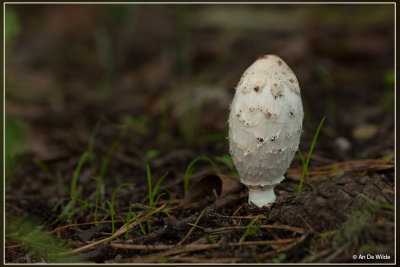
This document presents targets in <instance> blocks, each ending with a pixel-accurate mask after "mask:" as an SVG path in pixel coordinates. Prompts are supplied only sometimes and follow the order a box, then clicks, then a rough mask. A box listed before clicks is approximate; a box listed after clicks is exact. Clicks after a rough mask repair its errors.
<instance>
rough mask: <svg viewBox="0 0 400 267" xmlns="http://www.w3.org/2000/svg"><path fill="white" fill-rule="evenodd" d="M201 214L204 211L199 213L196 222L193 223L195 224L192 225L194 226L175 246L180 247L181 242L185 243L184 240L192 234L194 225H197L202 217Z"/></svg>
mask: <svg viewBox="0 0 400 267" xmlns="http://www.w3.org/2000/svg"><path fill="white" fill-rule="evenodd" d="M203 214H204V210H203V211H202V212H201V213H200V215H199V217H198V218H197V220H196V221H195V223H194V225H193V226H192V228H190V230H189V232H188V233H187V234H186V235H185V237H184V238H183V239H182V240H181V241H179V242H178V244H177V245H178V246H179V245H182V244H183V242H185V241H186V239H188V237H189V236H190V234H191V233H192V232H193V230H194V228H195V227H196V226H195V225H197V223H198V222H199V221H200V219H201V217H202V216H203Z"/></svg>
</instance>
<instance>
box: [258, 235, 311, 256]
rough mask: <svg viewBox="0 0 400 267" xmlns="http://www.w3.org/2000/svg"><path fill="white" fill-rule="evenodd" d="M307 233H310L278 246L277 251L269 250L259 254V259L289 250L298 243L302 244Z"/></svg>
mask: <svg viewBox="0 0 400 267" xmlns="http://www.w3.org/2000/svg"><path fill="white" fill-rule="evenodd" d="M307 235H308V234H304V235H302V236H301V237H299V238H298V239H295V240H294V241H293V239H292V241H293V242H292V243H291V244H289V245H287V246H284V247H281V248H278V249H277V250H275V251H268V252H265V253H263V254H260V255H258V258H259V259H266V258H270V257H272V256H275V255H278V254H279V253H282V252H284V251H286V250H289V249H291V248H293V247H294V246H296V245H298V244H300V243H301V242H303V241H304V239H306V237H307ZM283 240H285V239H283Z"/></svg>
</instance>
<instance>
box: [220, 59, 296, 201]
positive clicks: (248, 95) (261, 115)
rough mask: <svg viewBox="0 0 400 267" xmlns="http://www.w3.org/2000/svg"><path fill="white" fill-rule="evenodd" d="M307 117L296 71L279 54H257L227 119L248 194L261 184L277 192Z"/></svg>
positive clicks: (235, 154) (238, 90) (239, 168)
mask: <svg viewBox="0 0 400 267" xmlns="http://www.w3.org/2000/svg"><path fill="white" fill-rule="evenodd" d="M303 117H304V113H303V106H302V102H301V96H300V88H299V83H298V81H297V78H296V76H295V75H294V73H293V71H292V70H291V69H290V68H289V67H288V66H287V65H286V63H285V62H284V61H283V60H282V59H281V58H279V57H278V56H275V55H265V56H262V57H260V58H258V59H257V60H256V61H255V62H254V63H253V64H252V65H251V66H250V67H249V68H248V69H247V70H246V71H245V72H244V74H243V75H242V77H241V79H240V81H239V83H238V86H237V88H236V93H235V96H234V99H233V101H232V105H231V112H230V115H229V121H228V122H229V142H230V153H231V155H232V159H233V162H234V164H235V166H236V169H237V170H238V172H239V175H240V177H241V182H242V183H244V184H245V185H247V186H248V187H249V188H251V189H252V190H250V191H249V192H250V195H251V194H252V192H254V189H255V190H257V188H259V187H262V186H267V187H268V190H272V193H273V187H274V186H275V185H276V184H278V183H280V182H281V181H282V180H283V179H284V177H283V175H284V173H285V172H286V169H287V168H288V167H289V166H290V163H291V162H292V160H293V157H294V155H295V153H296V151H297V149H298V145H299V142H300V134H301V131H302V122H303ZM271 188H272V189H271ZM258 190H259V189H258ZM264 190H265V188H264ZM268 190H265V191H264V192H265V194H267V191H268ZM269 194H270V192H269ZM270 199H272V198H270ZM274 200H275V199H273V201H274ZM273 201H272V202H273ZM253 202H254V201H253ZM267 204H269V203H267ZM267 204H266V205H267Z"/></svg>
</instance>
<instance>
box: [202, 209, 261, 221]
mask: <svg viewBox="0 0 400 267" xmlns="http://www.w3.org/2000/svg"><path fill="white" fill-rule="evenodd" d="M204 213H205V214H206V215H207V216H212V217H219V218H225V219H246V220H252V219H254V218H257V217H258V216H259V218H260V219H265V218H267V217H265V216H264V215H261V214H259V215H255V216H227V215H220V214H216V213H208V212H207V211H205V212H204Z"/></svg>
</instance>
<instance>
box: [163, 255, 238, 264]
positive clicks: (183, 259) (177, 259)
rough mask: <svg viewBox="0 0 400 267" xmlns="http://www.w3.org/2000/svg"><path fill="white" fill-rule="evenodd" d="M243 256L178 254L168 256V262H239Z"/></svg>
mask: <svg viewBox="0 0 400 267" xmlns="http://www.w3.org/2000/svg"><path fill="white" fill-rule="evenodd" d="M243 261H244V259H243V258H213V259H209V258H199V257H181V255H176V256H172V257H168V258H167V262H190V263H237V262H243Z"/></svg>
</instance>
